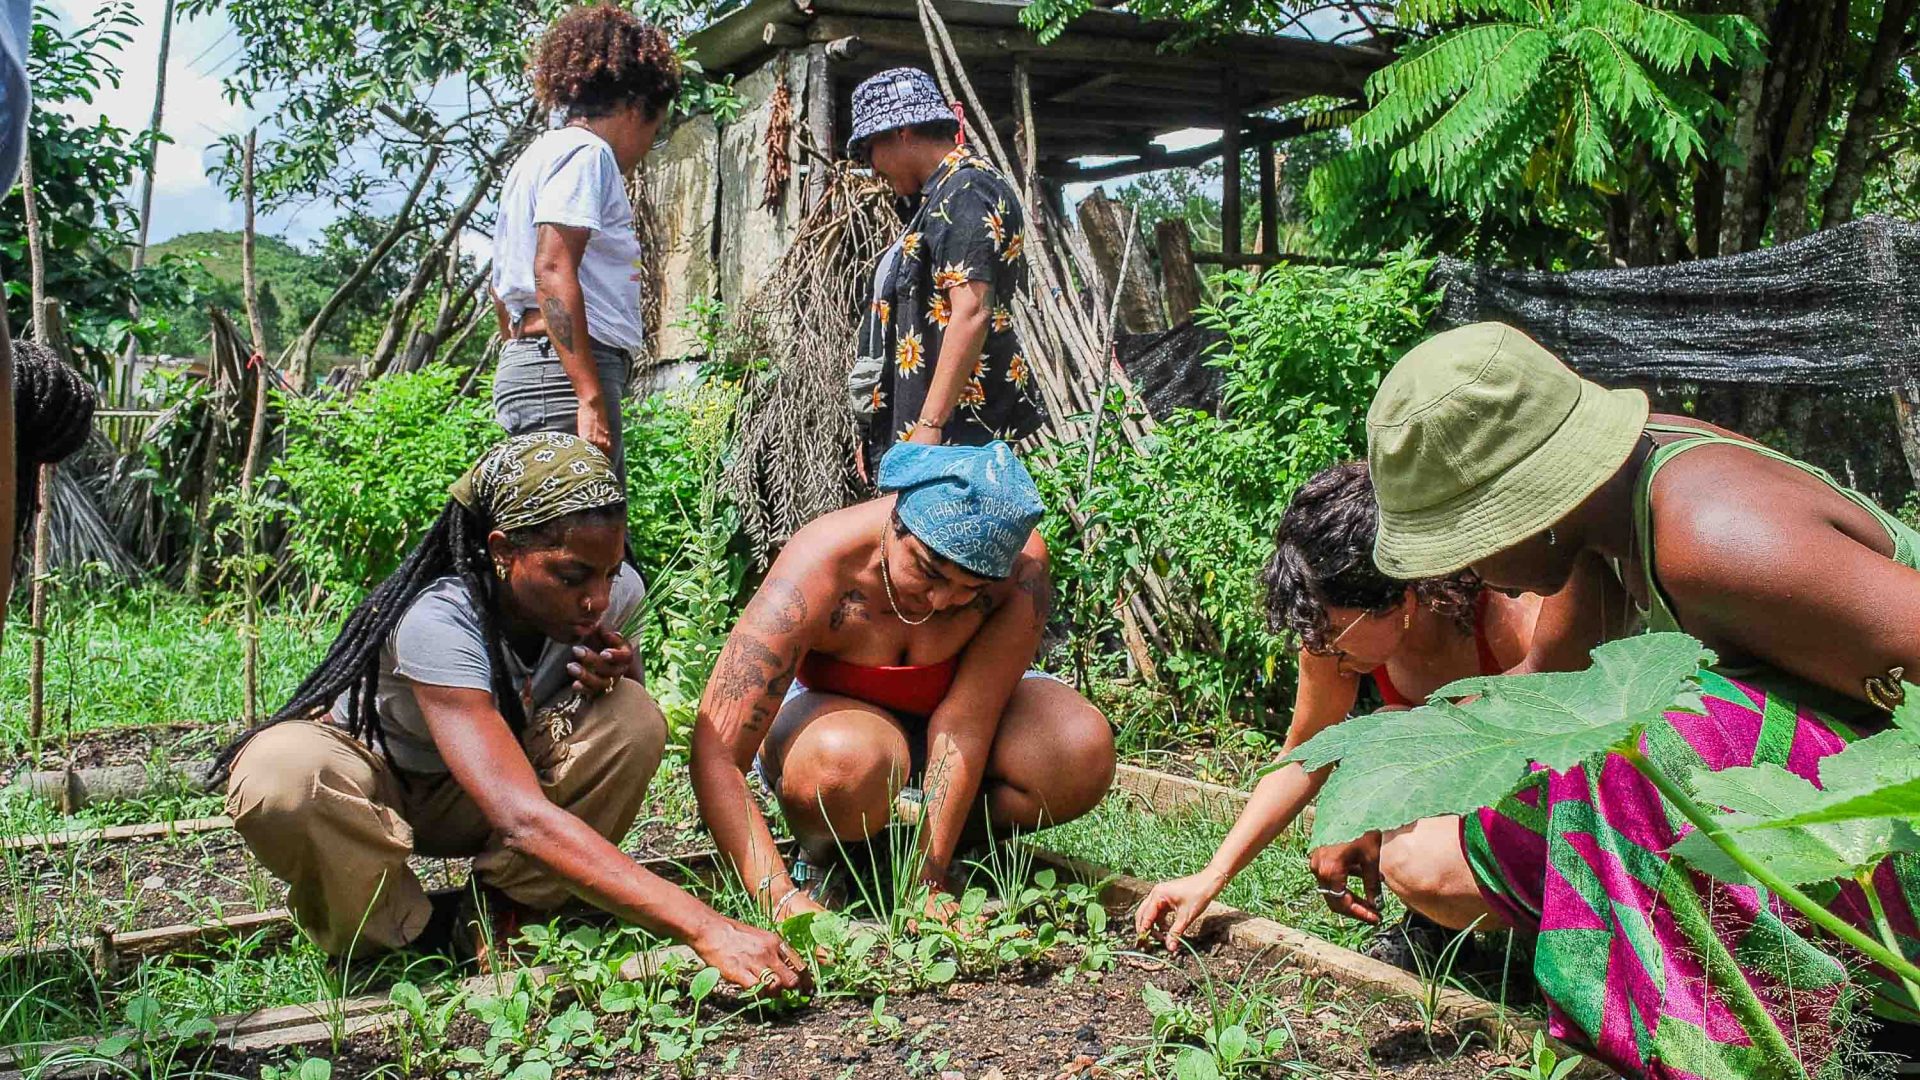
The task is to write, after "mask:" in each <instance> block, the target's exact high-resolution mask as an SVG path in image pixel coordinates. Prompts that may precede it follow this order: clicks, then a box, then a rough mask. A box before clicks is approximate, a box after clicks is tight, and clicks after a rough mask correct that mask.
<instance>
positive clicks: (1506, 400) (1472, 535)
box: [1367, 322, 1647, 580]
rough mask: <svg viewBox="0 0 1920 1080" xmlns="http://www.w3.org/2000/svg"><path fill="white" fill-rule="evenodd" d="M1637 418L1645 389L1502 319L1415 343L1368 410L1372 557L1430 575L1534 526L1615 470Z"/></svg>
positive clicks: (1561, 512) (1398, 570)
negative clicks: (1615, 384)
mask: <svg viewBox="0 0 1920 1080" xmlns="http://www.w3.org/2000/svg"><path fill="white" fill-rule="evenodd" d="M1646 422H1647V396H1646V395H1645V394H1642V393H1641V392H1640V391H1638V390H1608V389H1605V388H1604V387H1602V386H1600V385H1598V384H1597V383H1592V382H1588V381H1587V380H1585V379H1583V378H1581V377H1580V376H1578V375H1576V374H1574V373H1573V370H1572V369H1571V368H1569V367H1567V366H1566V365H1565V364H1563V363H1561V362H1560V360H1559V359H1558V358H1557V357H1555V356H1554V355H1553V354H1552V353H1550V352H1548V351H1547V350H1546V349H1544V348H1542V347H1541V346H1540V344H1539V343H1538V342H1536V341H1534V340H1533V339H1532V338H1530V337H1528V336H1527V335H1525V334H1523V333H1521V332H1520V331H1519V330H1516V329H1514V328H1513V327H1511V326H1507V325H1506V324H1504V323H1496V322H1484V323H1474V324H1472V325H1470V326H1462V327H1459V328H1458V329H1454V330H1448V331H1446V332H1445V333H1441V334H1436V335H1434V336H1433V337H1431V338H1428V339H1427V340H1426V341H1423V342H1421V343H1420V344H1419V345H1417V346H1415V347H1414V348H1413V350H1412V351H1410V352H1408V353H1407V355H1405V356H1403V357H1401V358H1400V362H1399V363H1397V364H1395V365H1394V366H1393V370H1392V371H1390V372H1388V373H1387V377H1386V379H1384V380H1383V381H1382V382H1381V383H1380V390H1379V392H1378V393H1376V394H1374V397H1373V405H1372V406H1371V407H1370V408H1368V409H1367V464H1368V466H1369V469H1370V471H1371V473H1372V475H1373V490H1374V494H1375V496H1376V497H1377V498H1378V500H1379V503H1380V528H1379V531H1378V533H1377V535H1376V536H1375V539H1374V545H1373V561H1374V562H1375V563H1376V564H1378V565H1379V567H1380V569H1381V571H1382V572H1383V573H1386V574H1390V575H1392V576H1394V577H1397V578H1401V579H1403V580H1413V579H1416V578H1427V577H1439V576H1443V575H1446V574H1452V573H1455V572H1458V571H1460V570H1463V569H1465V568H1466V567H1468V566H1471V565H1472V564H1473V563H1475V562H1477V561H1479V560H1481V559H1483V558H1486V557H1487V556H1489V555H1492V554H1493V553H1494V552H1496V551H1501V550H1504V549H1506V548H1509V547H1512V546H1513V545H1515V544H1517V543H1519V542H1520V541H1522V540H1525V539H1526V538H1527V537H1529V536H1533V535H1535V534H1536V533H1539V532H1542V531H1544V530H1545V529H1546V528H1547V527H1548V526H1550V525H1552V524H1553V523H1554V522H1556V521H1559V520H1560V519H1562V518H1564V517H1566V516H1567V515H1568V514H1569V513H1571V512H1572V511H1573V509H1574V508H1575V507H1577V506H1579V505H1580V503H1581V502H1582V501H1584V500H1585V499H1586V497H1587V496H1589V495H1591V494H1593V492H1594V491H1595V489H1597V488H1599V486H1600V485H1601V484H1603V483H1605V482H1606V480H1607V478H1608V477H1610V476H1612V475H1613V474H1614V473H1615V472H1616V471H1618V469H1619V468H1620V465H1621V464H1622V463H1623V462H1625V461H1626V460H1627V457H1628V455H1630V454H1631V453H1632V452H1633V446H1634V443H1635V442H1636V441H1638V439H1639V438H1640V433H1641V431H1642V430H1643V429H1644V428H1645V426H1646Z"/></svg>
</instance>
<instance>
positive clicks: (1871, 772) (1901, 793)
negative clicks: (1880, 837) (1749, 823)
mask: <svg viewBox="0 0 1920 1080" xmlns="http://www.w3.org/2000/svg"><path fill="white" fill-rule="evenodd" d="M1906 691H1907V700H1906V703H1905V704H1903V705H1901V706H1900V708H1898V709H1896V710H1894V714H1893V722H1894V724H1895V725H1896V726H1895V727H1894V728H1893V729H1892V730H1891V731H1883V732H1881V733H1880V734H1878V735H1874V736H1872V737H1870V738H1865V739H1861V740H1860V741H1858V742H1856V743H1854V744H1852V745H1851V746H1848V747H1847V748H1846V749H1844V750H1842V751H1840V752H1839V753H1837V754H1834V755H1832V756H1831V757H1827V758H1824V759H1822V760H1821V762H1820V787H1821V789H1822V790H1821V792H1820V798H1819V799H1817V800H1816V801H1814V802H1813V803H1810V804H1808V805H1806V806H1803V807H1800V808H1799V810H1798V812H1797V813H1792V814H1787V815H1781V816H1776V817H1775V818H1774V819H1773V820H1771V821H1768V822H1765V823H1764V824H1763V825H1762V826H1761V827H1763V828H1772V829H1790V828H1797V827H1799V826H1802V825H1815V824H1820V823H1822V822H1840V821H1861V820H1870V819H1875V818H1894V819H1899V820H1904V821H1916V820H1920V687H1916V686H1913V685H1912V684H1907V686H1906Z"/></svg>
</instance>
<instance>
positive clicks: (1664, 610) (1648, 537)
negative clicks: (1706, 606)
mask: <svg viewBox="0 0 1920 1080" xmlns="http://www.w3.org/2000/svg"><path fill="white" fill-rule="evenodd" d="M1646 430H1647V431H1648V432H1650V433H1655V434H1662V435H1666V434H1673V435H1680V436H1683V438H1681V439H1679V440H1677V441H1674V442H1670V443H1667V444H1665V445H1662V446H1656V447H1655V448H1654V451H1653V453H1652V454H1651V455H1649V456H1648V458H1647V462H1646V464H1645V465H1643V466H1641V469H1640V476H1639V479H1638V480H1637V481H1636V482H1635V483H1634V489H1633V531H1634V535H1636V536H1638V537H1639V538H1640V566H1641V572H1642V573H1643V574H1645V575H1646V587H1647V603H1648V610H1647V612H1646V623H1647V629H1648V630H1651V631H1671V630H1679V629H1680V620H1679V619H1677V618H1675V617H1674V614H1673V609H1672V607H1670V606H1669V605H1668V604H1667V599H1666V597H1665V596H1663V595H1661V592H1660V584H1659V582H1658V581H1656V580H1655V579H1654V576H1653V528H1652V523H1653V478H1654V475H1655V474H1656V473H1658V472H1659V471H1660V469H1661V468H1662V467H1663V466H1665V465H1666V463H1667V462H1669V461H1672V460H1673V459H1674V458H1676V457H1678V456H1680V455H1681V454H1683V453H1685V452H1687V451H1688V450H1692V449H1693V448H1695V447H1698V446H1711V445H1714V444H1716V443H1719V444H1725V445H1727V446H1738V447H1740V448H1742V449H1745V450H1751V451H1753V452H1754V453H1756V454H1761V455H1764V456H1766V457H1770V458H1773V459H1774V460H1775V461H1782V462H1785V463H1786V464H1788V465H1792V466H1793V467H1794V468H1797V469H1800V470H1801V471H1803V472H1806V473H1808V474H1809V475H1811V476H1813V477H1815V478H1816V479H1818V480H1820V481H1821V482H1822V483H1824V484H1826V485H1827V486H1828V487H1830V488H1832V489H1833V490H1835V491H1837V492H1839V493H1840V494H1842V495H1844V496H1846V497H1847V498H1849V499H1851V500H1853V502H1854V503H1855V504H1856V505H1858V506H1859V507H1860V508H1861V509H1862V510H1865V511H1866V512H1867V513H1869V514H1872V515H1873V517H1874V520H1876V521H1878V522H1879V523H1880V525H1881V527H1882V528H1884V529H1886V530H1887V538H1888V539H1889V540H1891V541H1893V558H1894V561H1896V562H1898V563H1900V564H1901V565H1902V566H1910V567H1913V568H1915V569H1920V532H1915V531H1914V530H1913V529H1911V528H1909V527H1908V526H1907V524H1906V523H1905V522H1903V521H1901V520H1900V519H1899V518H1897V517H1894V516H1893V515H1892V514H1890V513H1888V512H1887V511H1885V510H1883V509H1881V508H1880V506H1879V505H1878V504H1876V503H1875V502H1874V501H1873V500H1872V499H1869V498H1867V497H1866V496H1865V495H1862V494H1860V493H1859V492H1857V491H1855V490H1853V489H1852V488H1850V487H1847V486H1846V485H1845V484H1842V483H1841V482H1840V481H1838V480H1835V479H1834V478H1833V477H1832V476H1831V475H1830V474H1829V473H1828V472H1827V471H1826V470H1825V469H1821V468H1819V467H1817V466H1814V465H1809V464H1807V463H1806V462H1804V461H1801V460H1800V459H1798V458H1796V457H1793V456H1791V455H1788V454H1783V453H1781V452H1780V451H1778V450H1775V449H1773V448H1772V447H1770V446H1762V445H1760V444H1759V443H1754V442H1748V441H1746V440H1745V439H1734V438H1729V437H1727V436H1725V435H1713V434H1709V433H1707V432H1703V431H1701V430H1699V429H1698V428H1690V427H1682V426H1680V425H1678V424H1660V423H1650V424H1648V425H1647V428H1646Z"/></svg>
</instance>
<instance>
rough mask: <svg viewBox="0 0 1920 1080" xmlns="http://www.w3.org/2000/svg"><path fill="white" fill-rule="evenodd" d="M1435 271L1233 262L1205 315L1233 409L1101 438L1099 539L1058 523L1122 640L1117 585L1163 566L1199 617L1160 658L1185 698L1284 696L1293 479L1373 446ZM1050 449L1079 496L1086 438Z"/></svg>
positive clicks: (1095, 627)
mask: <svg viewBox="0 0 1920 1080" xmlns="http://www.w3.org/2000/svg"><path fill="white" fill-rule="evenodd" d="M1431 269H1432V263H1431V262H1430V261H1428V260H1423V259H1419V258H1416V257H1414V255H1413V254H1412V253H1411V252H1401V253H1398V254H1395V255H1392V256H1390V257H1389V258H1388V259H1387V262H1386V264H1385V265H1384V266H1382V267H1379V268H1370V269H1330V268H1324V267H1276V268H1273V269H1270V270H1268V271H1266V272H1265V273H1264V274H1254V273H1248V272H1233V273H1228V274H1225V275H1222V276H1221V278H1220V279H1219V281H1218V285H1219V295H1220V297H1221V299H1220V301H1219V302H1218V304H1216V305H1213V306H1209V307H1207V308H1205V309H1203V310H1202V312H1201V314H1200V316H1199V318H1200V321H1201V322H1202V323H1203V324H1204V325H1207V326H1210V327H1213V328H1216V329H1218V330H1220V331H1221V332H1223V333H1224V334H1225V335H1226V341H1225V342H1224V344H1223V346H1222V347H1221V349H1220V350H1219V352H1218V353H1217V355H1216V356H1214V357H1213V358H1211V359H1210V360H1209V363H1211V364H1213V365H1215V366H1217V367H1219V368H1221V369H1222V371H1223V373H1224V380H1223V389H1222V400H1221V406H1220V413H1219V415H1218V416H1214V415H1210V414H1207V413H1203V412H1197V411H1182V412H1179V413H1176V414H1175V415H1173V416H1170V417H1167V418H1165V419H1164V420H1163V421H1162V422H1161V423H1160V424H1159V426H1158V427H1157V429H1156V430H1155V432H1154V435H1153V437H1152V439H1151V440H1149V442H1148V443H1147V445H1145V446H1144V447H1143V448H1141V449H1140V450H1137V451H1136V450H1134V449H1132V448H1130V447H1127V446H1125V445H1124V444H1120V443H1118V441H1117V440H1115V442H1113V443H1108V444H1106V445H1105V446H1103V447H1102V456H1101V457H1100V459H1099V460H1098V462H1097V463H1096V466H1095V469H1094V480H1093V485H1092V487H1091V489H1090V490H1089V491H1088V492H1087V493H1086V498H1085V499H1083V500H1081V502H1080V504H1081V507H1082V509H1083V510H1084V511H1085V512H1086V516H1087V517H1088V519H1089V525H1090V528H1089V531H1088V533H1087V534H1086V535H1084V536H1079V535H1071V534H1072V531H1073V526H1072V523H1071V522H1070V521H1068V520H1067V519H1066V517H1065V515H1053V516H1052V517H1050V518H1048V519H1047V524H1046V526H1045V527H1046V528H1047V529H1048V530H1049V534H1048V541H1049V543H1050V544H1051V546H1052V547H1053V550H1054V559H1055V577H1056V582H1057V583H1058V584H1059V588H1060V592H1061V596H1062V600H1063V602H1064V603H1065V604H1067V605H1071V607H1072V609H1073V610H1072V615H1073V619H1074V623H1075V629H1076V631H1077V632H1079V633H1082V634H1090V635H1094V636H1097V637H1100V638H1102V639H1104V640H1108V641H1111V640H1112V630H1113V627H1112V624H1111V620H1112V618H1113V615H1112V612H1113V610H1114V609H1115V608H1116V607H1117V603H1116V601H1117V599H1118V598H1120V597H1122V596H1124V595H1127V594H1128V593H1131V592H1133V591H1135V588H1136V586H1135V583H1136V582H1137V580H1138V575H1139V574H1140V573H1141V571H1142V570H1143V569H1144V568H1147V567H1152V568H1153V569H1154V570H1156V571H1157V572H1158V573H1159V574H1160V575H1161V576H1162V577H1163V578H1165V580H1166V581H1167V583H1168V586H1169V588H1170V589H1171V590H1172V592H1173V593H1174V595H1175V597H1176V598H1177V599H1178V600H1179V601H1181V602H1182V603H1183V604H1184V605H1185V606H1187V607H1188V608H1189V609H1190V610H1191V611H1192V612H1194V613H1196V614H1197V615H1199V616H1200V618H1199V619H1197V620H1195V621H1194V622H1193V625H1188V626H1174V627H1166V628H1163V629H1165V630H1167V631H1169V632H1170V634H1171V636H1172V637H1173V638H1174V641H1175V643H1176V647H1175V648H1174V649H1173V650H1172V651H1171V652H1170V653H1169V654H1167V655H1165V656H1163V657H1161V674H1162V676H1163V678H1164V679H1165V681H1166V682H1167V683H1168V685H1169V688H1170V689H1171V690H1172V691H1173V693H1174V695H1175V700H1176V704H1177V705H1181V706H1185V707H1187V708H1189V709H1201V710H1205V711H1208V712H1213V713H1215V714H1216V715H1220V714H1229V713H1240V714H1243V715H1244V714H1246V713H1248V712H1249V711H1251V714H1252V717H1253V718H1255V719H1258V718H1260V717H1261V716H1263V715H1264V714H1265V713H1266V712H1267V711H1268V710H1269V709H1273V708H1277V707H1283V706H1284V704H1285V701H1284V695H1285V694H1287V693H1288V692H1289V691H1290V690H1291V688H1292V681H1293V680H1292V670H1293V668H1292V661H1291V657H1290V656H1289V655H1288V654H1286V652H1285V651H1284V650H1283V649H1282V647H1281V642H1280V640H1279V639H1278V638H1276V637H1275V636H1273V635H1271V634H1269V633H1268V632H1267V629H1266V614H1265V611H1266V604H1265V598H1264V597H1263V596H1262V595H1261V593H1260V586H1259V575H1260V570H1261V567H1262V566H1263V565H1264V564H1265V563H1266V560H1267V558H1268V556H1269V555H1271V553H1272V549H1273V532H1274V529H1275V527H1276V526H1277V525H1278V524H1279V520H1280V515H1281V514H1282V513H1283V512H1284V511H1285V509H1286V504H1287V500H1288V499H1289V498H1291V497H1292V495H1293V492H1294V489H1295V488H1297V487H1299V485H1300V484H1301V483H1302V482H1303V481H1305V480H1306V479H1307V478H1308V477H1309V476H1311V475H1313V474H1314V473H1315V472H1317V471H1318V470H1320V469H1323V468H1325V467H1326V466H1328V465H1331V464H1333V463H1335V462H1337V461H1340V460H1343V459H1347V458H1351V457H1355V456H1358V455H1360V454H1361V453H1363V452H1364V450H1365V428H1364V416H1365V413H1366V408H1367V405H1368V403H1369V402H1370V401H1371V400H1372V397H1373V391H1374V388H1375V387H1376V386H1378V385H1379V381H1380V377H1381V376H1382V375H1383V374H1384V373H1385V372H1386V369H1387V368H1388V367H1389V366H1390V365H1391V364H1392V362H1393V361H1394V360H1395V359H1397V358H1398V357H1399V355H1400V353H1401V352H1403V351H1404V350H1405V349H1406V348H1407V347H1408V346H1410V345H1411V344H1413V342H1414V341H1416V340H1417V339H1418V338H1419V337H1420V336H1421V334H1422V332H1423V330H1424V328H1425V326H1426V322H1427V319H1428V317H1429V316H1430V315H1431V314H1432V310H1433V306H1434V302H1435V301H1436V299H1437V294H1436V293H1433V292H1431V291H1430V290H1428V288H1427V276H1428V273H1429V271H1430V270H1431ZM1037 460H1039V461H1040V462H1041V464H1040V467H1039V468H1038V470H1037V473H1038V476H1037V479H1038V480H1039V482H1040V483H1041V485H1042V488H1043V490H1044V491H1045V492H1046V494H1047V496H1048V497H1049V500H1050V502H1051V503H1052V505H1055V506H1058V505H1062V503H1063V501H1064V499H1063V497H1064V495H1065V494H1066V493H1067V492H1068V491H1073V492H1075V493H1076V494H1077V493H1078V492H1079V489H1080V487H1081V484H1082V483H1083V478H1084V475H1085V470H1086V455H1085V451H1084V448H1083V447H1080V446H1065V445H1056V446H1054V447H1053V448H1052V452H1051V453H1047V452H1043V453H1042V454H1040V455H1037Z"/></svg>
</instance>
